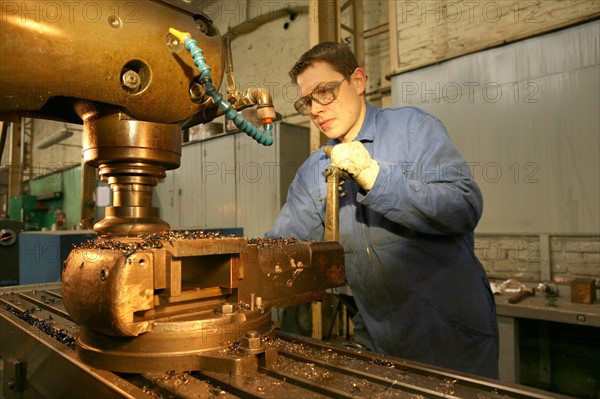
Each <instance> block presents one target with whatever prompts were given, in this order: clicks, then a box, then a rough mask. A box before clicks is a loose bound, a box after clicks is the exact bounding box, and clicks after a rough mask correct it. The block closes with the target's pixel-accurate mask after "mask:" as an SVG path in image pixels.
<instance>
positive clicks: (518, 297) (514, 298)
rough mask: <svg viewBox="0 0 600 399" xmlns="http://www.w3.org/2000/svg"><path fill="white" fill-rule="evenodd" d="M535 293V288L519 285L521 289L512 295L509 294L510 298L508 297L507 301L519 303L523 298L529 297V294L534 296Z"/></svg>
mask: <svg viewBox="0 0 600 399" xmlns="http://www.w3.org/2000/svg"><path fill="white" fill-rule="evenodd" d="M534 295H535V288H528V287H526V286H524V285H523V286H521V291H520V292H519V293H517V294H515V295H513V296H511V297H510V298H508V303H513V304H514V303H519V302H521V301H522V300H523V299H525V298H527V297H530V296H534Z"/></svg>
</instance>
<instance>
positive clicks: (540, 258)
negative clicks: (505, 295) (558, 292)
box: [475, 234, 600, 283]
mask: <svg viewBox="0 0 600 399" xmlns="http://www.w3.org/2000/svg"><path fill="white" fill-rule="evenodd" d="M475 254H476V256H477V258H479V260H480V262H481V263H482V264H483V267H484V268H485V270H486V272H487V274H488V276H489V277H490V278H497V279H508V278H516V279H519V280H521V281H542V280H553V281H555V282H558V283H568V282H570V281H571V280H573V279H575V278H577V277H588V278H595V279H597V280H600V235H597V234H589V235H586V234H577V235H560V234H540V235H533V234H521V235H519V234H476V235H475Z"/></svg>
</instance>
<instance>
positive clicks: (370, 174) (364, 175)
mask: <svg viewBox="0 0 600 399" xmlns="http://www.w3.org/2000/svg"><path fill="white" fill-rule="evenodd" d="M331 163H332V164H335V165H336V166H337V167H338V168H340V169H342V170H345V171H346V172H348V174H349V175H350V176H351V177H352V178H353V179H354V180H356V182H357V183H358V185H359V186H360V187H361V188H362V189H363V190H366V191H369V190H371V188H372V187H373V184H375V180H376V179H377V175H378V174H379V163H377V161H375V160H374V159H373V158H371V155H370V154H369V151H367V149H366V148H365V146H364V145H363V144H362V143H361V142H360V141H351V142H350V143H341V144H338V145H336V146H334V147H333V149H332V150H331Z"/></svg>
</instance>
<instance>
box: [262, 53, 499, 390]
mask: <svg viewBox="0 0 600 399" xmlns="http://www.w3.org/2000/svg"><path fill="white" fill-rule="evenodd" d="M290 76H291V78H292V80H293V81H294V82H295V83H297V85H298V86H299V88H300V90H301V96H302V98H300V100H298V101H297V102H296V104H295V106H296V109H297V110H298V112H299V113H300V114H303V115H307V116H310V118H311V120H312V122H313V123H314V124H315V125H316V126H317V127H318V128H319V130H320V131H321V132H322V133H323V134H325V135H326V136H327V137H328V138H329V139H330V141H329V143H327V144H328V145H334V147H333V150H332V152H331V160H330V159H329V158H328V157H327V156H326V155H325V153H324V151H323V149H320V150H318V151H316V152H314V153H313V154H311V155H310V157H309V158H308V160H307V161H306V162H305V163H304V164H303V165H302V166H301V167H300V169H299V170H298V174H297V176H296V179H295V180H294V182H293V183H292V185H291V186H290V189H289V192H288V197H287V202H286V204H285V205H284V206H283V208H282V209H281V212H280V214H279V215H278V217H277V220H276V222H275V226H274V228H273V230H272V231H271V232H269V233H267V236H270V237H288V236H294V237H296V238H298V239H302V240H322V239H323V234H324V220H325V204H326V194H327V186H326V184H325V177H324V175H323V171H324V170H325V168H326V167H327V166H328V165H329V163H330V162H332V163H335V164H336V165H337V166H338V167H339V168H341V169H344V170H345V171H347V172H348V174H349V175H350V176H352V177H353V179H352V180H348V181H347V182H346V184H344V185H343V186H342V190H343V191H342V193H341V197H340V215H339V221H340V226H339V234H340V243H341V244H342V245H343V247H344V250H345V262H346V279H347V283H348V286H349V287H350V289H351V290H352V293H353V295H354V299H355V301H356V304H357V307H358V310H359V314H358V315H357V317H356V318H355V340H356V341H357V342H358V343H361V344H364V345H366V346H368V347H369V348H371V349H372V350H374V351H376V352H380V353H384V354H387V355H390V356H396V357H400V358H404V359H411V360H416V361H419V362H423V363H427V364H432V365H437V366H441V367H445V368H449V369H453V370H458V371H464V372H469V373H474V374H479V375H482V376H487V377H492V378H498V364H497V359H498V345H497V342H498V332H497V324H496V309H495V303H494V298H493V294H492V292H491V290H490V288H489V283H488V281H487V278H486V275H485V272H484V270H483V268H482V266H481V264H480V263H479V261H478V260H477V259H476V257H475V255H474V253H473V245H474V240H473V230H474V228H475V226H476V225H477V222H478V221H479V218H480V217H481V212H482V197H481V193H480V191H479V188H478V186H477V184H476V183H475V181H474V180H473V178H472V176H471V175H470V173H469V168H468V164H467V163H466V162H465V160H464V159H463V158H462V156H461V155H460V153H459V152H458V150H457V149H456V148H455V147H454V145H453V144H452V143H451V141H450V139H449V137H448V134H447V132H446V130H445V128H444V126H443V125H442V124H441V123H440V122H439V121H438V120H437V119H435V118H434V117H432V116H430V115H428V114H427V113H425V112H424V111H422V110H419V109H417V108H412V107H406V108H399V109H379V108H376V107H374V106H372V105H370V104H368V103H367V102H366V100H365V88H366V81H367V77H366V75H365V72H364V70H363V69H362V68H360V67H359V65H358V64H357V62H356V59H355V57H354V55H353V54H352V52H351V51H350V50H349V49H348V47H346V46H345V45H341V44H338V43H331V42H328V43H321V44H319V45H317V46H315V47H314V48H312V49H311V50H309V51H308V52H306V53H305V54H303V55H302V56H301V57H300V59H299V61H298V62H297V63H296V65H294V67H293V68H292V70H291V71H290ZM361 317H362V318H361Z"/></svg>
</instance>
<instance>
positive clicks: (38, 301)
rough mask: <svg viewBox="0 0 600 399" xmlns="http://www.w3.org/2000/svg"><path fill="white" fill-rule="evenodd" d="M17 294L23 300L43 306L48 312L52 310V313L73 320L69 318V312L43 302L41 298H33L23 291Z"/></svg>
mask: <svg viewBox="0 0 600 399" xmlns="http://www.w3.org/2000/svg"><path fill="white" fill-rule="evenodd" d="M18 295H19V296H20V297H21V298H23V299H25V300H27V301H29V302H31V303H34V304H36V305H38V306H39V307H41V308H44V309H46V310H48V311H50V312H54V313H56V314H58V315H59V316H61V317H64V318H65V319H67V320H69V321H73V319H71V317H70V316H69V314H68V313H67V312H66V311H64V310H62V309H60V308H57V307H55V306H52V305H50V304H48V303H46V302H44V301H43V300H39V299H37V298H34V297H32V296H30V295H27V294H25V293H23V292H20V293H19V294H18Z"/></svg>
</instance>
